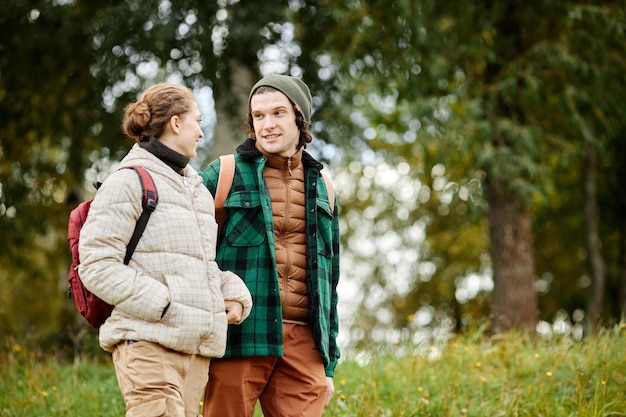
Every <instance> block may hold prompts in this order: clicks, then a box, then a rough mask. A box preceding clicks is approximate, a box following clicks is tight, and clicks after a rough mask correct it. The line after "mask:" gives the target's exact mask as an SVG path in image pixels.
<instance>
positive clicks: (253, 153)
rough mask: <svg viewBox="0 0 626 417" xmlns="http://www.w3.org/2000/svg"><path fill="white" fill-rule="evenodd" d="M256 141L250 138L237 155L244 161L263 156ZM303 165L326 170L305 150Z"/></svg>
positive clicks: (239, 148) (303, 152)
mask: <svg viewBox="0 0 626 417" xmlns="http://www.w3.org/2000/svg"><path fill="white" fill-rule="evenodd" d="M254 142H255V141H254V139H251V138H248V139H246V141H245V142H244V143H242V144H241V145H239V146H238V147H237V153H238V154H239V155H241V157H242V158H244V159H251V160H252V159H256V158H258V157H260V156H263V154H262V153H261V152H260V151H259V150H258V149H257V148H256V146H255V143H254ZM302 165H304V166H305V167H309V168H315V169H317V170H318V171H321V170H322V168H324V165H322V163H321V162H319V161H317V160H316V159H315V158H313V157H312V156H311V155H310V154H309V153H307V152H306V151H305V150H302Z"/></svg>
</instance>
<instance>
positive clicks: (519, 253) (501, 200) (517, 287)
mask: <svg viewBox="0 0 626 417" xmlns="http://www.w3.org/2000/svg"><path fill="white" fill-rule="evenodd" d="M507 185H508V184H507V183H506V182H505V181H497V180H496V181H492V182H488V183H487V184H486V197H487V202H488V204H489V213H488V218H489V238H490V240H491V243H490V248H489V253H490V255H491V262H492V265H493V281H494V288H493V299H492V303H491V313H492V330H493V331H494V332H495V333H502V332H505V331H507V330H512V329H521V330H531V331H532V330H534V329H535V326H536V324H537V294H536V291H535V282H534V275H535V262H534V253H533V242H532V230H531V220H530V215H529V213H528V211H527V210H526V208H525V206H524V205H523V203H522V198H521V196H519V195H517V194H515V193H513V192H511V191H510V190H507V188H508V187H507Z"/></svg>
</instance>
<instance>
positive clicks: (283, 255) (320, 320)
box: [201, 75, 339, 417]
mask: <svg viewBox="0 0 626 417" xmlns="http://www.w3.org/2000/svg"><path fill="white" fill-rule="evenodd" d="M311 107H312V106H311V93H310V91H309V88H308V87H307V85H306V84H305V83H303V82H302V81H300V80H299V79H297V78H293V77H289V76H285V75H271V76H268V77H265V78H263V79H261V80H260V81H258V82H257V83H256V84H255V85H254V87H252V90H251V92H250V97H249V109H248V130H249V132H248V133H249V135H250V138H249V139H247V140H246V141H245V142H244V143H243V144H241V145H240V146H239V147H238V148H237V153H236V154H235V174H234V178H233V183H232V186H231V189H230V193H229V195H228V197H227V199H226V202H225V207H226V210H227V217H226V220H225V223H224V225H223V226H222V227H221V229H220V232H219V235H220V243H219V244H218V250H217V262H218V264H219V265H220V267H221V268H223V269H224V270H229V271H232V272H234V273H235V274H237V275H239V276H240V277H242V278H243V280H244V281H245V282H246V285H247V286H248V288H249V289H250V292H251V294H252V299H253V309H252V312H251V313H250V316H249V317H248V319H247V320H246V321H245V322H244V323H243V325H241V326H236V327H234V326H232V327H230V328H229V333H228V343H227V352H226V355H225V356H224V358H223V359H220V360H215V361H212V362H211V368H210V371H209V382H208V384H207V388H206V391H205V402H204V411H203V414H204V416H205V417H218V416H219V417H251V416H252V413H253V411H254V407H255V404H256V402H257V400H258V401H259V402H260V404H261V408H262V409H263V414H264V416H265V417H282V416H296V415H297V416H310V417H314V416H315V417H319V416H321V414H322V412H323V410H324V407H325V406H326V405H327V404H328V402H329V401H330V397H331V396H332V394H333V393H334V385H333V379H332V378H333V375H334V369H335V366H336V364H337V361H338V359H339V349H338V347H337V332H338V318H337V283H338V280H339V226H338V220H337V207H336V204H335V203H334V201H335V199H334V195H333V196H332V197H330V196H329V193H330V194H332V193H333V190H332V186H331V187H328V188H327V186H326V182H325V179H324V178H323V177H322V174H321V170H322V164H320V163H319V162H318V161H316V160H315V159H313V157H312V156H311V155H309V154H308V153H307V152H305V151H304V148H305V147H306V144H307V143H309V142H311V140H312V137H311V134H310V132H308V131H307V127H308V126H309V124H310V120H311ZM220 165H221V163H220V160H216V161H213V162H212V163H211V164H209V166H207V167H206V168H205V169H204V171H202V172H201V176H202V177H203V178H204V183H205V185H206V186H207V187H208V188H209V190H210V191H211V192H212V193H213V195H215V192H216V188H217V182H218V177H219V171H220ZM329 188H331V189H330V190H329ZM329 197H330V198H329ZM331 201H333V207H331V206H330V204H331V203H330V202H331Z"/></svg>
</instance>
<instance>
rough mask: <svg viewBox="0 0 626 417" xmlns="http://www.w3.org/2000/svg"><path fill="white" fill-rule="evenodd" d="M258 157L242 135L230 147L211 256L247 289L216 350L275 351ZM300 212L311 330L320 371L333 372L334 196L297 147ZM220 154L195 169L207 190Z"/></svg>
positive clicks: (272, 268)
mask: <svg viewBox="0 0 626 417" xmlns="http://www.w3.org/2000/svg"><path fill="white" fill-rule="evenodd" d="M265 162H266V158H265V157H264V156H263V154H261V153H260V152H259V151H258V150H257V149H256V148H255V146H254V141H253V140H252V139H248V140H247V141H246V142H244V143H243V144H242V145H240V146H239V147H238V148H237V153H236V154H235V166H236V168H235V176H234V178H233V184H232V186H231V190H230V194H229V195H228V197H227V198H226V201H225V202H224V207H225V208H226V210H227V212H228V217H227V219H226V222H225V224H224V226H223V228H222V230H221V232H220V241H219V245H218V248H217V257H216V260H217V263H218V265H219V266H220V268H222V269H223V270H228V271H232V272H234V273H235V274H237V275H239V276H240V277H242V278H243V280H244V281H245V282H246V285H247V286H248V289H249V290H250V293H251V294H252V300H253V307H252V312H251V313H250V316H249V317H248V318H247V319H246V320H245V321H244V322H243V323H242V324H241V325H237V326H229V328H228V342H227V346H226V354H225V355H224V357H226V358H227V357H242V356H282V354H283V346H282V314H281V307H280V294H279V289H278V273H277V271H276V259H275V252H274V250H275V249H274V225H273V217H272V205H271V201H270V196H269V193H268V192H267V190H266V188H265V184H264V180H263V168H264V167H265ZM302 164H303V166H304V169H305V174H304V175H305V194H306V212H307V223H306V224H307V226H306V227H307V286H308V294H309V317H310V324H311V328H312V330H313V336H314V338H315V340H316V343H317V346H318V348H319V350H320V353H321V355H322V360H323V362H324V366H325V369H326V375H327V376H330V377H332V376H333V375H334V370H335V366H336V365H337V361H338V360H339V356H340V353H339V348H338V346H337V334H338V330H339V324H338V317H337V283H338V281H339V223H338V219H337V203H336V199H335V207H332V208H331V207H330V202H329V198H328V190H327V189H326V184H325V183H324V180H323V179H322V177H321V174H320V170H321V169H322V164H320V163H319V162H318V161H316V160H315V159H314V158H313V157H312V156H311V155H309V154H308V153H306V152H303V155H302ZM219 170H220V161H219V159H216V160H215V161H213V162H211V163H210V164H209V165H208V166H207V167H206V168H205V169H204V170H203V171H201V172H200V175H201V176H202V178H203V180H204V184H205V185H206V186H207V188H208V189H209V191H211V193H212V194H213V195H215V190H216V187H217V180H218V177H219Z"/></svg>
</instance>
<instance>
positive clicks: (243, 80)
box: [213, 60, 256, 158]
mask: <svg viewBox="0 0 626 417" xmlns="http://www.w3.org/2000/svg"><path fill="white" fill-rule="evenodd" d="M228 71H229V76H228V77H226V78H225V81H226V82H228V83H229V85H227V86H221V88H220V92H221V93H220V95H219V97H218V98H217V99H216V105H215V113H216V117H217V126H216V127H215V139H214V140H213V158H217V157H219V156H220V155H224V154H229V153H233V152H235V148H236V147H237V146H238V145H239V144H240V143H242V142H243V141H244V139H245V138H246V125H245V123H246V112H247V110H248V94H249V93H250V89H251V88H252V86H253V85H254V83H255V81H256V78H255V74H254V73H253V71H251V70H250V69H249V68H248V67H247V66H245V65H243V64H242V63H240V62H237V61H235V60H229V61H228Z"/></svg>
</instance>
